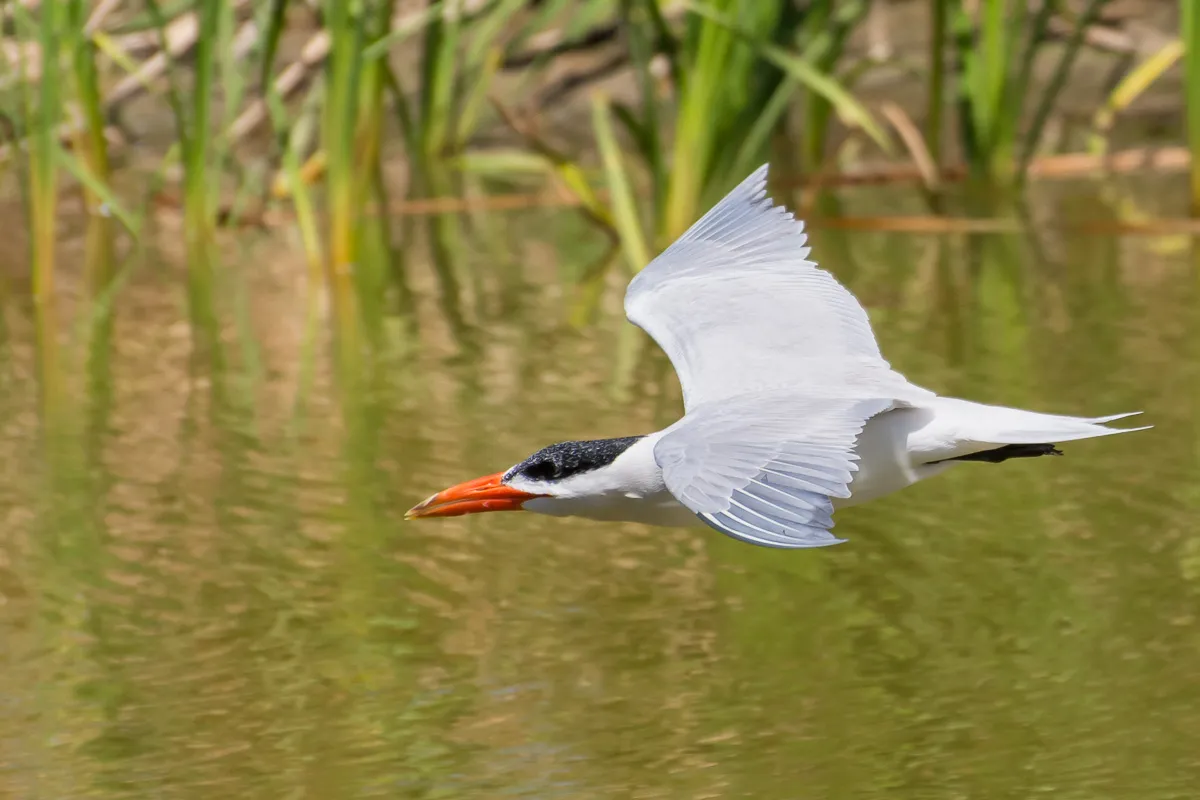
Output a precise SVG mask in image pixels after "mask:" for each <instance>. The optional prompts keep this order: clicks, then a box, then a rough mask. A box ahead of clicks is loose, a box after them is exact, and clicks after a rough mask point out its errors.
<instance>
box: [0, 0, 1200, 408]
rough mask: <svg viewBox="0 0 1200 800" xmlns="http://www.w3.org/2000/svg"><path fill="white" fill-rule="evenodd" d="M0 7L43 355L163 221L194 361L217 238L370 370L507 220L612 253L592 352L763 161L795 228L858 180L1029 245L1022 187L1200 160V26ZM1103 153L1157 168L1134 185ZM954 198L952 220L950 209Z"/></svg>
mask: <svg viewBox="0 0 1200 800" xmlns="http://www.w3.org/2000/svg"><path fill="white" fill-rule="evenodd" d="M2 9H3V11H2V13H3V17H4V25H5V29H6V37H5V40H4V43H3V44H4V51H5V52H4V55H5V59H4V60H5V67H6V68H5V72H4V77H3V80H2V82H0V109H2V113H3V121H4V128H5V134H6V137H5V138H6V143H5V145H4V152H3V154H2V157H3V163H4V166H5V170H6V173H7V178H6V185H7V186H8V187H9V189H10V190H11V191H13V193H14V194H16V193H18V192H19V194H20V196H21V197H22V198H23V201H24V209H25V215H26V220H27V224H28V230H29V239H28V248H27V249H28V253H29V260H28V264H29V267H28V279H29V281H30V286H31V294H32V297H33V299H34V303H35V306H36V309H37V312H38V314H39V319H40V322H39V328H40V329H41V330H42V333H43V335H42V340H43V346H44V347H43V349H46V348H47V347H49V343H50V342H51V340H53V339H54V338H55V337H54V336H51V335H50V334H49V331H52V330H58V327H59V325H60V321H59V320H58V317H57V315H56V310H55V308H54V306H55V300H54V298H55V287H56V272H57V271H59V270H60V269H67V270H70V271H71V272H72V273H73V272H74V271H75V268H76V263H78V264H79V265H81V268H82V273H83V276H84V281H83V282H84V285H85V286H86V295H87V296H88V297H89V298H90V299H91V300H92V301H94V303H93V304H92V305H90V306H89V308H90V312H89V313H88V315H87V316H86V321H85V322H84V323H82V324H83V327H84V328H89V327H90V328H95V326H99V329H100V330H101V331H102V330H103V326H104V325H105V324H106V319H107V318H108V316H109V315H110V314H111V312H112V309H113V308H114V307H115V306H117V305H119V299H118V295H119V294H120V289H119V286H120V279H121V277H122V276H123V275H125V274H126V273H127V272H128V271H129V269H130V265H131V264H132V263H134V261H136V260H137V259H138V258H139V257H141V256H144V254H145V250H144V248H143V247H142V246H141V245H142V243H143V242H144V240H145V233H146V231H147V224H151V225H153V224H154V223H156V222H157V221H158V220H159V219H160V218H162V217H163V216H165V215H170V214H176V215H178V218H179V219H178V223H177V224H178V229H179V233H180V237H181V241H182V242H183V245H184V246H183V250H182V252H181V253H180V254H179V255H180V260H181V261H182V263H184V264H186V270H185V273H184V274H185V275H186V281H185V285H186V287H187V296H188V305H189V308H190V317H191V320H192V325H193V330H194V331H195V333H196V337H195V341H196V343H197V344H198V347H200V348H201V349H205V350H206V351H207V350H211V347H212V346H213V343H214V342H216V341H217V339H218V338H219V337H218V336H217V329H218V327H219V324H220V320H222V319H224V320H225V321H226V322H228V320H229V313H228V312H229V310H228V308H226V307H224V306H222V303H221V301H220V297H222V296H223V295H222V293H221V292H220V291H218V290H217V289H215V288H214V287H216V286H218V285H219V284H220V273H221V272H222V270H223V269H225V268H227V267H228V266H229V265H228V264H225V265H222V264H221V263H220V262H221V259H220V256H219V248H216V247H215V243H216V241H215V240H216V237H219V236H220V235H221V232H222V231H225V230H227V229H231V228H232V229H235V230H243V229H245V228H255V227H257V228H271V229H275V228H286V229H288V230H289V231H292V232H294V234H295V238H296V239H297V240H298V241H299V243H300V244H301V246H302V248H303V252H304V254H305V259H304V260H305V263H306V265H307V266H306V273H305V274H306V280H307V286H308V292H309V297H310V300H309V302H308V303H307V307H308V316H309V318H310V321H311V322H312V324H313V326H314V330H315V329H316V327H318V325H319V324H318V322H317V320H318V319H324V318H326V316H328V317H329V318H330V319H331V321H332V328H333V329H334V330H335V331H336V333H337V336H336V340H337V342H338V343H339V346H338V348H337V350H338V353H339V355H340V357H341V359H342V362H343V363H350V362H353V361H354V360H356V359H358V358H360V357H361V356H362V354H363V353H364V352H370V351H371V347H370V346H369V345H370V344H371V343H372V342H374V343H376V344H377V343H378V342H379V341H380V336H381V335H382V333H383V331H384V329H385V327H386V326H385V324H384V322H385V320H386V319H389V318H392V319H403V318H406V317H410V316H411V314H410V312H411V310H412V300H413V296H412V289H411V286H410V276H409V275H408V272H409V270H408V261H409V260H410V259H409V256H410V255H411V254H412V247H411V245H412V243H414V242H416V241H424V242H426V243H427V244H428V247H429V253H430V255H431V259H432V262H433V266H434V269H435V274H436V278H437V291H438V293H439V296H440V297H441V298H442V300H441V304H442V308H443V310H444V311H445V313H446V314H447V317H448V318H449V319H450V320H451V324H452V325H454V326H455V327H457V328H459V329H461V328H462V320H461V318H460V317H461V314H460V311H459V310H458V307H459V303H460V301H461V296H462V294H463V292H464V286H466V287H468V288H469V287H470V286H471V285H472V284H473V283H477V282H478V281H479V280H480V278H479V276H473V275H469V274H464V273H463V268H462V266H461V264H457V263H455V253H456V251H458V250H459V249H460V248H461V247H462V246H463V242H464V241H465V240H471V241H476V242H490V243H491V246H492V247H493V248H494V249H495V250H496V252H497V260H498V261H499V262H501V263H503V261H504V256H503V252H502V251H503V245H502V244H501V242H502V237H501V236H500V234H501V231H500V230H499V229H498V228H499V227H500V226H499V224H498V222H497V221H496V219H494V218H492V217H491V216H489V215H487V214H484V213H482V211H484V210H487V209H489V208H504V207H512V206H513V205H514V204H515V205H522V204H523V205H537V204H539V203H544V204H550V205H555V204H564V203H565V204H570V205H574V206H577V207H578V208H579V210H580V213H581V214H582V215H583V218H584V219H586V220H587V221H588V223H589V225H590V226H591V227H592V228H593V229H594V230H598V231H599V232H601V234H602V235H603V236H604V237H606V239H607V241H608V242H609V246H608V247H607V248H602V249H601V250H600V251H599V252H597V253H595V254H594V255H592V256H591V257H590V260H589V263H587V264H586V265H585V266H583V267H582V268H580V269H579V270H577V271H575V273H574V274H573V275H572V276H571V277H570V279H569V280H567V281H566V283H567V284H568V291H569V293H568V295H567V296H568V297H569V298H570V302H569V303H567V305H566V309H567V311H566V312H565V313H567V314H568V316H569V317H570V318H571V319H572V320H573V321H575V322H576V323H577V324H582V323H584V322H585V321H586V320H588V319H592V318H594V312H595V309H596V307H597V303H598V302H599V301H600V298H601V295H602V293H603V292H602V289H603V287H604V285H605V281H606V276H607V275H608V274H609V272H610V268H611V267H612V266H613V265H614V264H624V266H625V268H626V270H630V271H633V270H637V269H639V268H640V267H641V265H643V264H645V263H646V261H647V260H648V259H649V258H650V257H652V256H653V255H654V254H655V253H656V252H657V251H658V250H659V249H661V248H662V247H663V246H665V244H667V243H668V242H669V241H671V240H672V239H673V238H674V237H676V236H678V235H679V234H680V233H681V232H682V231H683V230H684V229H685V228H686V227H687V226H688V225H689V224H690V223H691V222H692V221H693V220H694V219H696V218H697V217H698V216H699V214H700V212H701V211H702V209H703V208H704V207H705V206H706V204H708V203H710V202H712V201H713V200H714V199H715V198H716V197H717V196H719V195H720V194H721V193H722V192H723V191H725V190H726V189H728V188H729V187H730V186H731V185H733V183H735V182H736V181H737V180H738V179H739V178H740V177H741V176H743V175H745V174H746V173H747V172H749V171H750V170H751V169H752V168H753V167H754V166H756V165H757V164H759V163H761V162H762V161H764V160H768V159H769V160H771V161H773V163H775V164H776V169H775V173H774V174H775V177H776V179H777V183H779V184H780V185H781V186H783V187H786V188H788V189H792V190H802V191H801V193H799V194H796V195H794V196H793V199H794V200H795V201H796V203H797V204H798V205H799V206H800V208H801V210H802V211H805V212H806V213H817V214H819V213H821V212H822V211H824V212H832V211H833V210H834V209H833V207H831V206H830V205H829V203H831V202H836V200H831V199H830V198H829V196H828V193H822V192H816V191H814V190H815V189H816V188H819V187H821V186H829V185H830V184H833V185H837V184H839V182H842V183H845V182H850V181H851V180H852V179H855V180H856V181H857V182H860V183H861V182H867V181H871V180H874V181H876V182H890V181H909V182H912V181H915V182H917V183H918V184H919V186H920V187H921V188H922V191H923V192H924V196H925V198H926V205H927V209H926V210H927V211H928V212H929V213H931V214H943V213H948V212H949V211H951V210H953V211H954V212H955V215H964V214H965V215H968V216H983V217H988V216H994V215H997V214H1006V213H1009V211H1012V210H1013V209H1016V210H1015V211H1012V213H1014V214H1016V216H1017V217H1019V216H1020V208H1021V198H1022V196H1023V195H1022V187H1023V186H1024V184H1025V182H1026V179H1027V178H1028V177H1029V176H1030V175H1039V174H1040V175H1055V174H1068V175H1079V174H1104V173H1105V172H1106V171H1110V170H1112V169H1119V170H1129V169H1131V168H1143V167H1144V168H1153V167H1154V166H1155V165H1156V164H1157V165H1160V166H1166V167H1167V168H1171V169H1178V168H1179V167H1180V166H1183V167H1185V168H1186V166H1187V164H1188V163H1189V162H1190V159H1189V153H1190V152H1195V150H1196V148H1197V147H1200V110H1198V109H1200V71H1198V68H1197V63H1198V62H1197V60H1196V56H1195V50H1196V46H1195V43H1196V42H1197V41H1200V39H1198V38H1197V37H1200V31H1198V27H1200V23H1197V21H1196V19H1195V18H1196V13H1195V10H1194V8H1193V4H1192V3H1191V2H1189V1H1188V0H1181V2H1179V3H1175V2H1167V1H1166V0H1157V1H1156V0H1143V1H1142V2H1134V1H1133V0H1043V1H1042V2H1030V3H1026V2H1014V1H1013V0H837V2H833V0H770V1H769V2H768V1H767V0H667V1H665V0H439V2H429V3H418V2H401V1H400V0H345V1H338V2H325V3H321V2H316V0H307V1H305V0H262V1H261V2H248V0H231V1H230V2H219V1H218V0H174V1H168V0H147V1H146V2H140V1H139V0H96V2H86V1H85V0H64V1H63V2H53V3H50V2H38V0H9V1H8V2H5V3H4V4H3V5H2ZM1156 84H1165V86H1163V87H1162V93H1161V94H1160V96H1164V95H1165V96H1169V97H1171V98H1172V101H1171V102H1170V108H1169V109H1166V110H1162V109H1161V108H1155V107H1154V106H1153V105H1150V106H1148V107H1149V108H1152V109H1154V110H1153V112H1152V113H1150V114H1148V115H1147V114H1143V115H1142V116H1141V117H1137V115H1134V117H1135V119H1140V120H1141V123H1139V124H1135V125H1132V126H1127V129H1125V130H1123V129H1122V128H1121V126H1120V122H1121V121H1122V120H1123V119H1124V118H1125V117H1126V116H1128V115H1129V111H1128V110H1129V109H1130V107H1131V106H1132V107H1135V109H1136V108H1137V106H1138V102H1139V100H1140V99H1142V98H1143V97H1144V96H1145V95H1146V94H1147V93H1148V92H1150V91H1151V90H1153V89H1154V87H1155V86H1156ZM1089 104H1090V106H1089ZM1081 107H1082V108H1083V111H1082V112H1081V110H1080V109H1081ZM1089 107H1090V108H1091V110H1090V111H1089V110H1088V109H1089ZM1147 118H1149V121H1148V122H1147V121H1146V119H1147ZM1131 131H1133V133H1131ZM1114 139H1115V140H1117V141H1118V143H1119V144H1120V145H1121V146H1126V147H1127V146H1129V145H1142V146H1144V145H1152V146H1154V147H1156V148H1159V152H1157V153H1151V154H1150V155H1147V154H1146V153H1145V152H1143V153H1141V154H1140V156H1136V154H1135V157H1133V158H1132V160H1131V158H1130V154H1128V153H1115V154H1114V153H1113V152H1112V149H1111V148H1110V143H1111V142H1113V141H1114ZM1064 154H1066V155H1067V156H1071V157H1073V160H1072V158H1064ZM1118 156H1120V157H1124V158H1125V160H1124V161H1121V160H1120V158H1117V157H1118ZM1193 174H1194V175H1196V174H1200V173H1196V172H1194V173H1193ZM962 179H965V180H966V184H965V186H966V189H965V190H963V189H962V187H955V189H954V191H955V192H956V193H957V194H956V202H955V203H954V204H953V208H951V207H950V206H947V205H946V203H945V197H946V193H947V191H948V185H949V184H950V183H957V182H959V181H961V180H962ZM63 197H79V198H81V199H82V211H83V214H82V219H83V223H82V224H84V226H85V227H86V247H85V251H84V253H83V256H82V258H81V259H79V260H78V262H75V261H74V260H73V263H72V264H70V265H65V264H62V263H60V262H61V259H60V258H58V257H57V253H56V240H57V238H58V237H60V236H61V235H62V234H63V228H64V225H63V219H62V215H61V214H60V205H61V203H60V200H61V199H62V198H63ZM1193 198H1194V199H1193V203H1195V202H1197V200H1196V198H1200V179H1196V178H1194V179H1193ZM814 204H815V205H814ZM173 224H174V223H173ZM9 271H10V272H11V271H12V270H11V269H10V270H9ZM564 277H565V276H564ZM225 305H226V306H227V305H228V304H225ZM93 332H94V331H93ZM89 338H90V337H89ZM206 343H207V344H206ZM48 363H49V364H51V365H53V363H54V357H53V354H48ZM51 369H52V370H53V366H51ZM45 383H46V385H47V386H48V389H49V391H51V392H53V380H52V379H49V378H46V379H45Z"/></svg>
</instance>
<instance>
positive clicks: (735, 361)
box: [625, 166, 923, 409]
mask: <svg viewBox="0 0 1200 800" xmlns="http://www.w3.org/2000/svg"><path fill="white" fill-rule="evenodd" d="M766 179H767V167H766V166H763V167H760V168H759V169H758V170H756V171H755V172H754V173H753V174H751V175H750V177H748V178H747V179H746V180H745V181H743V182H742V183H741V184H740V185H739V186H738V187H737V188H736V189H734V190H733V191H732V192H730V193H729V194H728V195H727V196H726V197H725V198H724V199H723V200H721V202H719V203H718V204H717V205H716V206H714V207H713V208H712V209H711V210H710V211H709V212H708V213H707V214H705V215H704V217H702V218H701V219H700V220H699V221H698V222H697V223H696V224H694V225H693V226H692V227H691V228H690V229H688V231H687V232H686V233H685V234H684V235H683V236H682V237H680V238H679V239H678V240H677V241H676V242H675V243H674V244H672V245H671V246H670V247H668V248H667V249H666V250H664V251H663V252H662V253H661V254H660V255H659V256H658V258H656V259H654V260H653V261H652V262H650V264H649V265H647V266H646V268H645V269H643V270H642V271H641V272H640V273H639V274H638V275H637V276H636V277H634V279H633V280H632V281H631V282H630V284H629V288H628V290H627V291H626V293H625V313H626V315H627V316H628V317H629V320H630V321H631V322H633V324H635V325H637V326H638V327H640V328H642V329H643V330H645V331H646V332H647V333H648V334H650V336H652V337H653V338H654V340H655V341H656V342H658V344H659V346H660V347H662V349H663V350H664V351H665V352H666V354H667V356H668V357H669V358H670V359H671V363H672V365H673V366H674V367H675V371H676V373H677V374H678V375H679V381H680V383H681V384H682V387H683V397H684V405H685V407H686V408H688V409H690V408H692V407H694V406H699V405H702V404H706V403H710V402H713V401H716V400H723V399H728V398H732V397H735V396H737V395H742V394H746V393H750V392H756V391H761V390H769V389H784V390H788V389H790V390H793V391H794V390H796V389H797V388H799V387H801V386H804V387H806V391H807V389H809V388H811V389H812V390H813V391H814V392H817V393H827V392H828V391H831V390H832V391H835V392H836V391H838V390H839V389H840V387H843V386H847V385H853V386H856V387H858V388H859V389H861V390H862V393H863V394H867V395H875V396H887V394H888V393H889V392H888V391H887V390H889V389H890V390H891V391H902V390H904V389H907V390H908V391H909V392H911V391H913V390H914V389H915V388H916V387H912V386H911V384H908V382H907V381H905V380H904V378H903V377H901V376H900V375H897V374H896V373H895V372H892V370H891V368H890V367H889V366H888V364H887V362H886V361H884V359H883V357H882V356H881V355H880V353H879V347H878V345H877V344H876V342H875V336H874V334H873V333H872V332H871V325H870V322H869V320H868V319H867V314H866V312H865V311H864V310H863V308H862V306H860V305H859V303H858V301H857V300H856V299H855V298H854V296H853V295H852V294H850V292H849V291H847V290H846V289H845V288H844V287H842V286H841V285H840V284H839V283H838V282H837V280H835V279H834V277H833V276H832V275H830V274H829V273H828V272H825V271H824V270H822V269H819V268H818V267H817V265H816V264H814V263H813V262H812V261H809V260H808V253H809V248H808V247H806V246H805V244H806V241H807V236H806V235H805V233H804V224H803V223H802V222H800V221H798V220H796V219H794V218H793V217H792V215H791V214H790V213H789V212H788V211H787V210H786V209H784V208H782V207H778V206H775V205H773V204H772V203H771V200H770V198H769V197H767V194H766ZM916 391H919V392H922V393H923V390H916ZM881 392H882V393H881Z"/></svg>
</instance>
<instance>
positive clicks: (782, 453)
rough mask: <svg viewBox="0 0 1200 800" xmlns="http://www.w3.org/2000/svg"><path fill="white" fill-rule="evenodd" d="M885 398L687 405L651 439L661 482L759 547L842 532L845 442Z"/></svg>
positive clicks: (849, 463) (821, 542) (809, 543)
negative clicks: (836, 517)
mask: <svg viewBox="0 0 1200 800" xmlns="http://www.w3.org/2000/svg"><path fill="white" fill-rule="evenodd" d="M895 405H897V404H896V403H895V402H894V401H892V400H889V399H851V400H834V399H830V398H804V397H795V396H787V395H772V396H761V397H755V398H749V399H746V400H745V401H744V402H738V403H722V404H717V405H707V406H702V407H699V408H695V409H693V410H692V411H689V412H688V414H687V416H685V417H684V418H683V419H682V420H680V421H679V422H677V423H676V424H675V425H673V426H671V428H669V429H668V430H667V433H666V435H664V436H663V438H662V439H660V440H659V441H658V443H657V444H656V445H655V446H654V459H655V461H657V462H658V465H659V466H660V467H661V468H662V471H663V479H664V481H665V482H666V485H667V489H668V490H669V491H670V492H671V494H672V495H674V496H675V499H677V500H678V501H679V502H680V503H682V504H683V505H685V506H687V507H688V508H689V509H691V510H692V511H694V512H696V515H697V516H699V517H700V519H701V520H703V521H704V522H705V523H707V524H708V525H710V526H712V527H714V528H716V529H717V530H719V531H721V532H722V533H725V534H728V535H729V536H732V537H734V538H735V539H741V540H743V541H746V542H750V543H751V544H757V545H762V546H764V547H782V548H798V547H824V546H826V545H831V544H838V543H840V542H842V541H844V540H842V539H838V538H836V537H835V536H834V535H833V534H831V533H830V532H829V529H830V528H832V527H833V519H832V515H833V498H835V497H849V496H850V491H849V489H848V486H849V484H850V481H851V478H852V475H853V473H854V472H855V471H856V470H857V469H858V465H857V463H856V462H857V458H858V457H857V456H856V455H855V454H854V445H855V442H856V440H857V438H858V435H859V433H861V432H862V429H863V426H864V425H865V424H866V421H867V420H869V419H870V418H871V417H873V416H875V415H876V414H879V413H882V412H883V411H886V410H888V409H889V408H892V407H894V406H895Z"/></svg>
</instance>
